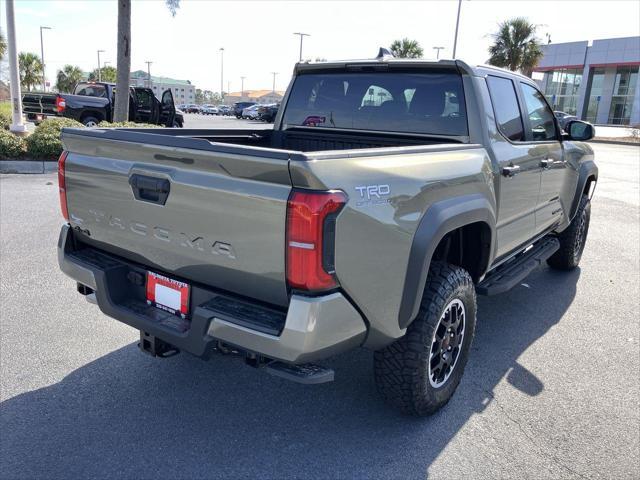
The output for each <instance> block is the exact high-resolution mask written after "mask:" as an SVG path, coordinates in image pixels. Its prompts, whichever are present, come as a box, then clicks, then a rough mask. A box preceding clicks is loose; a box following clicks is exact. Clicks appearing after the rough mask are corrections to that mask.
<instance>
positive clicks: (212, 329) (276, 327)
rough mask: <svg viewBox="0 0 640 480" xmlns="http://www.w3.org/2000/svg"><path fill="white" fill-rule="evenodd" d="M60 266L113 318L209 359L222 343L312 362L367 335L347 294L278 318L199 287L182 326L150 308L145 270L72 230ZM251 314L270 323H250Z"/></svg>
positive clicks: (298, 305)
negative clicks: (136, 281) (90, 244)
mask: <svg viewBox="0 0 640 480" xmlns="http://www.w3.org/2000/svg"><path fill="white" fill-rule="evenodd" d="M58 263H59V265H60V268H61V270H62V271H63V272H64V273H65V274H67V275H68V276H69V277H71V278H73V279H74V280H76V281H77V282H78V283H80V284H82V285H84V286H87V287H89V288H91V289H92V290H93V291H94V292H95V297H96V301H97V304H98V306H99V308H100V310H101V311H102V312H103V313H105V314H106V315H108V316H110V317H113V318H115V319H116V320H119V321H121V322H123V323H126V324H127V325H130V326H132V327H134V328H136V329H138V330H141V331H144V332H147V333H148V334H150V335H154V336H156V337H158V338H160V339H162V340H164V341H165V342H168V343H170V344H172V345H175V346H176V347H178V348H179V349H180V350H183V351H187V352H189V353H192V354H193V355H196V356H199V357H203V358H208V357H209V356H210V354H211V352H212V350H213V348H214V346H215V344H216V343H217V342H218V341H222V342H224V343H226V344H229V345H233V346H236V347H239V348H240V349H243V350H246V351H249V352H252V353H257V354H260V355H263V356H265V357H268V358H273V359H277V360H282V361H285V362H288V363H306V362H311V361H317V360H321V359H323V358H326V357H329V356H332V355H335V354H337V353H340V352H343V351H346V350H350V349H352V348H355V347H357V346H359V345H361V344H362V342H363V341H364V338H365V336H366V325H365V322H364V320H363V319H362V317H361V316H360V314H359V313H358V312H357V310H356V309H355V308H354V307H353V306H352V305H351V303H349V301H348V300H347V299H346V298H345V297H344V296H343V295H342V294H341V293H332V294H329V295H325V296H321V297H305V296H302V295H292V296H291V301H290V303H289V307H288V309H287V311H286V312H284V311H282V312H279V311H276V310H274V309H272V308H271V307H267V306H262V305H259V304H255V305H254V304H252V303H251V302H248V301H246V300H244V299H237V298H235V297H231V296H228V295H226V294H224V293H221V292H216V291H213V290H209V289H207V288H206V287H198V286H193V287H192V298H191V300H192V310H191V312H192V315H191V318H190V319H187V320H182V319H180V318H178V317H176V316H173V315H171V314H168V313H166V312H163V311H161V310H159V309H157V308H154V307H151V306H148V305H146V302H145V300H144V285H143V284H142V285H140V284H134V283H132V280H131V278H132V272H133V273H134V274H135V273H138V274H143V273H144V272H145V269H144V267H143V266H140V265H137V264H133V263H130V262H127V261H125V260H122V259H120V258H119V257H115V256H112V255H108V254H106V253H104V252H102V251H100V250H97V249H93V248H90V247H87V246H84V245H82V244H80V243H78V242H77V241H75V239H74V233H73V231H72V229H71V227H70V226H69V225H64V226H63V227H62V230H61V232H60V238H59V240H58ZM135 276H136V275H133V277H135ZM138 278H140V276H138ZM220 300H222V301H220ZM221 304H224V305H225V308H224V309H221V308H220V305H221ZM239 312H241V313H239ZM247 312H249V313H248V314H249V315H253V316H255V317H256V318H259V319H265V320H264V321H266V323H264V324H260V323H257V322H256V321H255V320H251V319H249V320H248V319H247V318H243V317H242V314H244V315H245V316H246V315H247ZM254 312H256V313H255V314H254ZM260 321H262V320H260Z"/></svg>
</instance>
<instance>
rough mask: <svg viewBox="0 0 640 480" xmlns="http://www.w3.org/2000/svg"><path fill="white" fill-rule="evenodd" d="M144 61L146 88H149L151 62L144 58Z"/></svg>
mask: <svg viewBox="0 0 640 480" xmlns="http://www.w3.org/2000/svg"><path fill="white" fill-rule="evenodd" d="M144 63H146V64H147V88H151V64H152V63H153V62H151V61H149V60H146V61H145V62H144Z"/></svg>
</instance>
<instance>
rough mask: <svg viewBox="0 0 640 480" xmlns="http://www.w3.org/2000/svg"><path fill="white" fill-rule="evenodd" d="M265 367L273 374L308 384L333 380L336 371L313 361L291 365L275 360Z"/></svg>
mask: <svg viewBox="0 0 640 480" xmlns="http://www.w3.org/2000/svg"><path fill="white" fill-rule="evenodd" d="M265 369H266V370H267V372H268V373H270V374H271V375H274V376H276V377H281V378H286V379H287V380H291V381H293V382H298V383H305V384H307V385H311V384H316V383H326V382H333V377H334V371H333V369H331V368H327V367H322V366H320V365H315V364H313V363H305V364H302V365H289V364H288V363H284V362H279V361H277V360H276V361H273V362H269V363H268V364H267V365H266V366H265Z"/></svg>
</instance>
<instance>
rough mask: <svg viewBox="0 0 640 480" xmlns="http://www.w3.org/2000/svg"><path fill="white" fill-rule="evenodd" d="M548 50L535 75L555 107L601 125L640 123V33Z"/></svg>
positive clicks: (546, 48)
mask: <svg viewBox="0 0 640 480" xmlns="http://www.w3.org/2000/svg"><path fill="white" fill-rule="evenodd" d="M542 49H543V52H544V56H543V57H542V59H541V60H540V62H539V63H538V66H537V67H536V68H535V69H534V72H537V75H536V74H534V78H535V77H536V76H537V77H538V83H539V84H540V86H541V88H542V90H543V91H544V93H545V95H546V96H547V98H548V100H549V102H550V103H552V105H553V109H554V110H561V111H563V112H567V113H570V114H572V115H576V116H577V117H578V118H581V119H583V120H587V121H589V122H592V123H596V124H613V125H638V124H640V82H639V81H638V68H639V67H640V37H627V38H609V39H604V40H594V41H593V42H592V43H591V44H589V42H588V41H582V42H571V43H553V44H549V45H544V46H543V47H542ZM540 77H541V78H540Z"/></svg>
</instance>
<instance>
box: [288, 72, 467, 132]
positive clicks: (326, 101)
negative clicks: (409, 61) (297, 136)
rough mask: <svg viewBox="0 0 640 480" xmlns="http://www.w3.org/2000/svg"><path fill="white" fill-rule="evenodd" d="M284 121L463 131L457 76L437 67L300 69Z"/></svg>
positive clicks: (397, 129)
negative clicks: (423, 69)
mask: <svg viewBox="0 0 640 480" xmlns="http://www.w3.org/2000/svg"><path fill="white" fill-rule="evenodd" d="M283 122H284V127H285V128H288V127H293V126H303V127H324V128H340V129H353V130H373V131H391V132H400V133H421V134H436V135H451V136H462V135H468V129H467V114H466V109H465V102H464V90H463V87H462V77H461V76H460V75H459V74H458V73H456V72H449V71H442V70H438V71H433V72H423V73H415V72H371V73H368V72H367V73H363V72H336V73H306V74H304V73H303V74H301V75H299V76H298V77H297V78H296V80H295V83H294V84H293V87H292V89H291V94H290V96H289V101H288V102H287V105H286V109H285V113H284V119H283Z"/></svg>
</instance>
